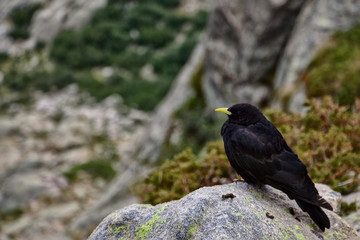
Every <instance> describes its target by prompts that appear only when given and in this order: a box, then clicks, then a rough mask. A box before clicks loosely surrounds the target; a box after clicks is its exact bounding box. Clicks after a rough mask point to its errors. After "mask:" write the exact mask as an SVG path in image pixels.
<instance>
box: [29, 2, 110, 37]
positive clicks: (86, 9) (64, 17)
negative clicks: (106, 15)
mask: <svg viewBox="0 0 360 240" xmlns="http://www.w3.org/2000/svg"><path fill="white" fill-rule="evenodd" d="M105 4H106V0H91V1H89V0H52V1H51V2H49V3H48V4H47V5H46V7H44V8H43V9H41V10H40V11H38V12H37V13H36V15H35V16H34V18H33V21H32V25H31V35H32V37H33V38H35V39H36V40H40V41H43V42H49V41H51V40H53V39H54V37H55V36H56V35H57V34H58V33H59V32H60V31H61V30H64V29H65V30H69V29H79V28H80V27H82V26H84V25H85V24H86V23H87V22H88V21H89V20H90V17H91V16H92V13H93V12H94V11H95V10H97V9H99V8H100V7H103V6H104V5H105Z"/></svg>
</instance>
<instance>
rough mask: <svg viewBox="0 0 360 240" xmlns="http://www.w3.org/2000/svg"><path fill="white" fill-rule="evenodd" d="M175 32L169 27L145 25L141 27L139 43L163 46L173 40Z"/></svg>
mask: <svg viewBox="0 0 360 240" xmlns="http://www.w3.org/2000/svg"><path fill="white" fill-rule="evenodd" d="M174 35H175V34H174V32H172V31H171V30H170V29H167V28H156V27H155V28H154V27H153V26H152V27H143V28H140V37H139V39H138V43H139V44H141V45H147V46H149V47H154V48H161V47H164V46H165V45H166V44H168V43H169V42H171V41H172V40H173V38H174Z"/></svg>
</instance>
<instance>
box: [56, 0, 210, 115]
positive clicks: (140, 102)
mask: <svg viewBox="0 0 360 240" xmlns="http://www.w3.org/2000/svg"><path fill="white" fill-rule="evenodd" d="M178 4H179V1H178V0H176V1H175V0H168V1H165V2H161V3H160V2H148V1H130V0H127V1H126V0H125V1H109V2H108V5H107V6H106V7H105V8H103V9H101V10H99V11H98V12H97V13H96V14H95V15H94V17H93V19H92V21H91V22H90V24H88V25H87V26H86V27H84V29H82V30H81V31H67V32H63V33H61V34H60V35H59V36H58V37H57V38H56V39H55V41H54V44H53V47H52V48H51V51H50V57H51V59H52V60H53V61H54V62H55V63H56V64H58V65H60V66H63V67H65V68H68V69H72V71H74V72H77V73H79V72H84V71H86V69H89V68H93V67H105V66H111V67H112V68H113V69H115V73H114V74H113V75H112V76H111V77H110V78H108V79H105V80H101V79H96V78H94V77H90V76H89V78H88V79H86V78H82V79H81V80H82V82H81V83H80V85H81V87H82V88H84V89H85V90H88V91H89V92H90V93H91V95H93V96H95V97H96V98H97V99H98V100H101V99H103V98H104V97H106V96H109V95H111V94H113V93H119V94H120V95H121V96H122V97H123V98H124V101H125V103H126V104H128V105H130V106H133V107H138V108H141V109H143V110H152V109H153V108H154V107H155V106H156V104H157V103H158V102H159V101H160V100H161V99H162V98H163V96H164V95H165V93H166V92H167V90H168V88H169V87H170V85H171V82H172V80H173V79H174V78H175V76H176V74H177V73H178V72H179V70H180V69H181V67H182V66H183V65H184V63H185V62H186V60H187V58H188V57H189V55H190V53H191V50H192V48H193V47H194V46H195V44H196V42H197V41H198V33H199V32H200V31H201V30H202V29H203V28H204V27H205V24H206V18H207V14H206V13H205V12H203V11H200V12H199V13H198V14H197V15H196V16H193V17H191V16H185V15H182V14H180V13H178V12H177V11H176V9H175V7H177V6H178ZM179 35H183V36H184V37H185V38H184V41H180V42H179V41H175V38H176V37H177V36H179ZM69 49H71V51H69ZM146 64H150V65H151V66H152V67H153V71H154V76H155V79H151V80H149V79H146V78H147V76H146V75H145V76H144V75H142V74H141V68H142V67H144V66H145V65H146ZM100 90H101V91H100ZM149 91H150V92H151V97H149V94H148V93H149Z"/></svg>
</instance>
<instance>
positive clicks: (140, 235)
mask: <svg viewBox="0 0 360 240" xmlns="http://www.w3.org/2000/svg"><path fill="white" fill-rule="evenodd" d="M166 207H167V206H162V207H161V208H159V209H157V210H156V211H155V213H154V215H153V216H152V218H151V219H150V220H149V221H147V222H146V223H145V224H143V225H142V226H140V227H139V228H138V229H137V230H136V238H135V239H136V240H137V239H146V238H147V236H148V235H149V233H150V231H151V230H152V229H153V228H154V225H155V224H156V223H157V222H158V221H159V220H160V218H161V217H160V216H159V214H160V213H161V212H163V211H164V210H165V209H166Z"/></svg>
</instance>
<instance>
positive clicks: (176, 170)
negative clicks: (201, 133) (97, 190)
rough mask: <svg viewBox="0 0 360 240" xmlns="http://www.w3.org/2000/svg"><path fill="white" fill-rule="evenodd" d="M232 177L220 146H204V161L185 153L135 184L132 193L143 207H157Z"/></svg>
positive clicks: (210, 144)
mask: <svg viewBox="0 0 360 240" xmlns="http://www.w3.org/2000/svg"><path fill="white" fill-rule="evenodd" d="M234 177H235V173H234V171H233V170H232V169H231V167H230V165H229V164H228V163H227V158H226V156H225V152H224V149H223V146H222V142H212V143H209V144H208V145H207V148H206V156H205V157H201V156H200V155H199V156H195V155H194V154H193V152H192V151H191V150H190V149H186V150H184V151H182V152H181V153H179V154H178V155H176V156H175V157H174V158H173V159H171V160H167V161H166V162H165V163H164V164H163V165H162V166H161V167H160V168H159V169H157V170H156V171H154V172H153V173H152V174H151V175H150V176H149V177H148V178H147V179H145V180H144V181H143V182H140V183H138V184H136V185H135V187H134V188H133V191H134V192H135V193H136V194H138V195H139V196H140V197H141V198H142V199H143V201H144V202H145V203H150V204H158V203H161V202H166V201H170V200H174V199H179V198H181V197H182V196H184V195H186V194H188V193H190V192H192V191H194V190H196V189H198V188H200V187H203V186H212V185H217V184H223V183H226V182H230V181H232V179H233V178H234Z"/></svg>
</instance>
